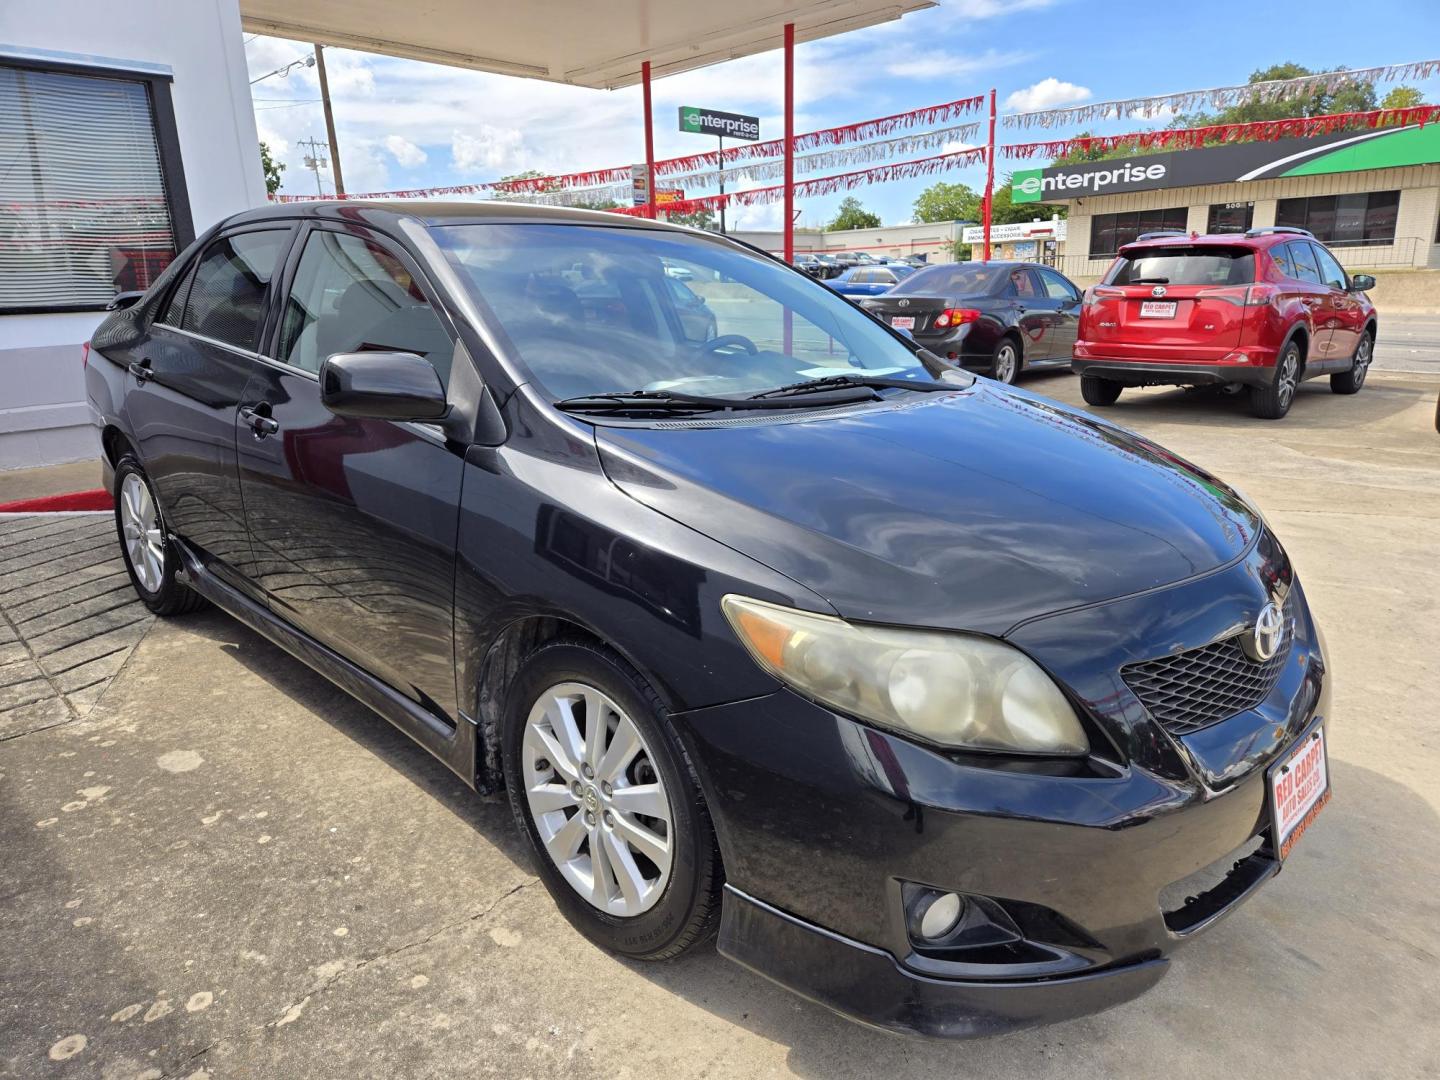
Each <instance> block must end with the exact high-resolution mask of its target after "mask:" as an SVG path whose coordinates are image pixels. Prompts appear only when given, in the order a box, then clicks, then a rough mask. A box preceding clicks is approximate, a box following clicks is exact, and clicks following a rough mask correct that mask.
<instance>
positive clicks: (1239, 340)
mask: <svg viewBox="0 0 1440 1080" xmlns="http://www.w3.org/2000/svg"><path fill="white" fill-rule="evenodd" d="M1374 287H1375V279H1374V278H1373V277H1370V276H1369V275H1368V274H1356V275H1355V276H1354V277H1351V276H1349V275H1348V274H1346V273H1345V270H1344V269H1343V268H1342V267H1341V265H1340V263H1339V262H1338V261H1337V260H1336V258H1335V256H1333V255H1331V254H1330V252H1329V251H1328V250H1327V249H1326V248H1325V245H1323V244H1321V243H1319V242H1318V241H1317V240H1316V239H1315V238H1314V237H1313V236H1312V235H1311V234H1310V233H1308V232H1306V231H1305V230H1304V229H1290V228H1284V227H1280V226H1276V227H1273V228H1265V229H1251V230H1250V231H1249V232H1247V233H1245V234H1244V235H1222V236H1199V235H1196V234H1193V233H1192V234H1190V235H1188V236H1187V235H1186V234H1184V233H1181V232H1156V233H1146V234H1144V235H1143V236H1141V237H1140V239H1139V240H1137V241H1136V242H1135V243H1133V244H1126V245H1125V246H1124V247H1123V248H1121V249H1120V254H1119V255H1118V256H1116V259H1115V263H1114V265H1113V266H1111V267H1110V269H1109V271H1107V272H1106V274H1105V277H1104V279H1103V280H1102V281H1101V283H1100V284H1099V285H1094V286H1092V287H1091V288H1089V289H1087V290H1086V293H1085V301H1084V304H1083V306H1082V307H1081V310H1080V328H1079V335H1078V340H1077V342H1076V344H1075V355H1074V362H1073V367H1074V369H1075V371H1076V372H1077V373H1078V374H1079V375H1080V390H1081V393H1082V394H1084V396H1085V400H1086V401H1087V402H1089V403H1090V404H1091V405H1113V404H1114V403H1115V401H1116V399H1117V398H1119V396H1120V391H1121V390H1122V389H1124V388H1125V387H1127V386H1167V385H1179V386H1199V385H1207V384H1209V385H1217V384H1218V385H1235V386H1244V387H1248V388H1249V394H1250V406H1251V408H1252V410H1253V411H1254V413H1255V415H1256V416H1260V417H1264V418H1265V419H1267V420H1278V419H1279V418H1280V417H1282V416H1284V415H1285V414H1286V413H1287V412H1289V411H1290V403H1291V402H1292V401H1293V400H1294V399H1295V388H1296V387H1297V386H1298V385H1299V384H1300V382H1301V381H1302V380H1304V379H1313V378H1314V377H1316V376H1317V375H1329V376H1330V389H1331V390H1333V391H1335V393H1337V394H1353V393H1356V392H1357V391H1358V390H1359V389H1360V387H1361V386H1363V385H1364V384H1365V372H1366V371H1367V370H1368V369H1369V366H1370V358H1371V356H1372V355H1373V353H1374V349H1375V308H1374V306H1373V305H1372V304H1371V303H1370V301H1369V299H1368V298H1367V297H1366V296H1365V295H1364V294H1365V292H1366V291H1367V290H1369V289H1372V288H1374Z"/></svg>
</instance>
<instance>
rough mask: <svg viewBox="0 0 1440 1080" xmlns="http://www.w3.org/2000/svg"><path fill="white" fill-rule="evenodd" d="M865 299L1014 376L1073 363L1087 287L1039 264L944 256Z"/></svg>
mask: <svg viewBox="0 0 1440 1080" xmlns="http://www.w3.org/2000/svg"><path fill="white" fill-rule="evenodd" d="M860 305H861V306H862V307H864V308H865V310H866V311H868V312H870V313H871V314H872V315H874V316H875V317H876V318H877V319H880V320H881V321H883V322H885V323H888V324H889V325H890V326H892V327H894V328H895V329H897V330H905V331H908V332H909V333H910V334H911V335H912V336H913V337H914V338H915V340H916V341H917V342H919V343H920V344H921V345H923V346H925V347H926V348H927V349H929V350H930V351H931V352H933V353H935V354H936V355H937V356H941V357H943V358H945V359H947V360H950V361H952V362H953V363H955V364H958V365H960V366H962V367H965V368H972V369H974V370H976V371H983V372H986V373H987V374H989V375H990V376H991V377H992V378H994V379H995V380H997V381H999V382H1003V383H1013V382H1014V381H1015V380H1016V379H1017V378H1018V377H1019V375H1020V373H1021V372H1022V371H1032V370H1036V369H1039V368H1063V369H1065V370H1066V371H1068V370H1069V369H1070V361H1071V359H1072V355H1073V353H1074V351H1075V335H1076V331H1077V329H1078V327H1079V325H1080V289H1079V288H1078V287H1077V286H1076V285H1075V283H1074V282H1073V281H1071V280H1070V279H1069V278H1067V277H1066V276H1065V275H1064V274H1062V273H1060V271H1058V270H1053V269H1051V268H1050V267H1048V266H1037V265H1036V264H1035V263H1013V262H963V263H942V264H939V265H936V266H927V267H924V268H923V269H921V270H917V271H916V272H915V273H913V274H911V275H910V276H909V277H908V278H906V279H905V280H904V281H902V282H901V283H900V284H899V285H896V286H895V287H894V288H893V289H891V290H890V291H889V292H887V293H884V294H883V295H880V296H875V297H869V298H867V299H864V300H861V301H860Z"/></svg>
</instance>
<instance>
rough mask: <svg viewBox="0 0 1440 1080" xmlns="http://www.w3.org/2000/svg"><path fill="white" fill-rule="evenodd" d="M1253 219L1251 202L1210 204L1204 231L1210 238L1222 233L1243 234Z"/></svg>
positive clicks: (1252, 204)
mask: <svg viewBox="0 0 1440 1080" xmlns="http://www.w3.org/2000/svg"><path fill="white" fill-rule="evenodd" d="M1254 219H1255V204H1254V203H1253V202H1227V203H1211V204H1210V219H1209V221H1208V222H1207V223H1206V225H1205V231H1206V232H1207V233H1209V234H1210V235H1211V236H1216V235H1219V234H1222V233H1243V232H1245V231H1246V230H1247V229H1249V228H1250V224H1251V222H1252V221H1254Z"/></svg>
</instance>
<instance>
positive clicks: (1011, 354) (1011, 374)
mask: <svg viewBox="0 0 1440 1080" xmlns="http://www.w3.org/2000/svg"><path fill="white" fill-rule="evenodd" d="M1023 365H1024V360H1023V359H1022V358H1021V356H1020V346H1019V345H1018V344H1017V343H1016V341H1015V339H1014V338H1010V337H1003V338H1001V339H1000V342H999V344H997V345H996V346H995V353H994V355H993V356H992V357H991V359H990V377H991V378H992V379H994V380H995V381H996V382H1002V383H1004V384H1005V385H1007V386H1012V385H1014V383H1015V380H1016V379H1017V378H1019V377H1020V368H1021V367H1022V366H1023Z"/></svg>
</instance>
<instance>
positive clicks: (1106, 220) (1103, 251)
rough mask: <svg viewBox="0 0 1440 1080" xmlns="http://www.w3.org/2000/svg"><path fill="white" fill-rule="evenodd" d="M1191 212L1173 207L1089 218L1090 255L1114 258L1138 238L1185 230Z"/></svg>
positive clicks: (1184, 208) (1180, 207) (1098, 215)
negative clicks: (1168, 230)
mask: <svg viewBox="0 0 1440 1080" xmlns="http://www.w3.org/2000/svg"><path fill="white" fill-rule="evenodd" d="M1189 214H1190V212H1189V210H1188V209H1187V208H1186V207H1183V206H1172V207H1170V208H1169V209H1166V210H1131V211H1129V212H1127V213H1123V214H1096V215H1095V216H1094V217H1093V218H1091V219H1090V255H1091V257H1092V258H1094V257H1096V256H1101V255H1114V254H1115V252H1117V251H1119V250H1120V249H1121V248H1122V247H1124V246H1125V245H1126V244H1129V243H1131V242H1132V241H1134V239H1135V238H1136V237H1137V236H1140V235H1141V234H1142V233H1147V232H1159V231H1160V230H1162V229H1177V230H1179V231H1180V232H1184V231H1185V225H1186V222H1187V221H1188V219H1189Z"/></svg>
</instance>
